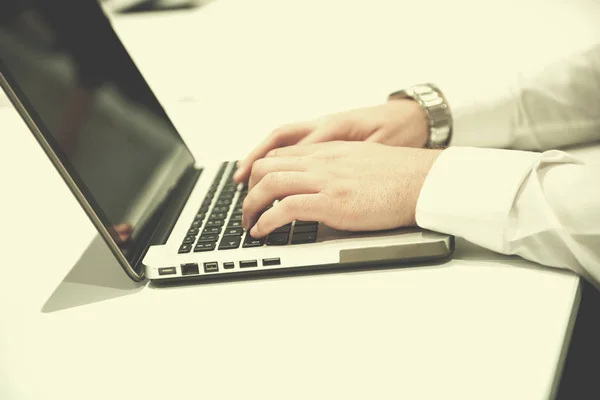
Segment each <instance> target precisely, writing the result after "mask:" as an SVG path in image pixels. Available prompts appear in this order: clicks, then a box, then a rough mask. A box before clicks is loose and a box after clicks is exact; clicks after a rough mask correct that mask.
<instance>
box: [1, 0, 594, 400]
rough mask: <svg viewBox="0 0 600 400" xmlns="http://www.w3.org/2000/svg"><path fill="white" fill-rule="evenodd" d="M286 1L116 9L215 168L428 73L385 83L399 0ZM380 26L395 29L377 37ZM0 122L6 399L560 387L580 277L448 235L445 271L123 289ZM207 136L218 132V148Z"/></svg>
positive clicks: (45, 173)
mask: <svg viewBox="0 0 600 400" xmlns="http://www.w3.org/2000/svg"><path fill="white" fill-rule="evenodd" d="M282 3H284V2H275V1H272V2H267V1H256V2H242V1H238V2H236V1H227V0H217V1H215V2H213V3H211V4H210V5H209V6H207V7H206V8H205V9H200V10H198V11H195V12H193V13H190V14H175V15H172V16H171V18H170V19H164V18H162V17H159V16H155V15H149V16H144V17H135V18H134V17H127V18H122V19H117V20H116V21H115V24H116V26H117V28H118V30H119V32H120V33H121V34H122V36H123V38H124V39H125V41H126V43H127V46H128V47H129V48H130V50H131V51H132V53H133V54H134V58H135V59H136V60H137V62H138V63H139V64H140V66H141V67H142V70H143V72H144V74H145V75H146V76H147V77H148V79H149V80H150V82H151V84H152V86H153V87H154V88H155V89H156V91H157V93H158V94H159V97H161V99H163V101H164V102H165V104H166V105H167V108H168V110H169V111H170V113H171V115H172V116H173V118H174V120H175V122H176V124H177V125H178V126H179V127H180V128H181V130H182V132H183V133H184V135H185V138H186V140H188V142H189V143H190V146H191V147H192V149H194V151H196V153H197V154H202V155H204V157H205V159H206V160H208V161H212V160H215V159H216V158H220V156H221V155H225V154H227V155H228V156H229V155H230V156H233V157H235V156H241V155H243V154H244V152H245V151H246V150H247V149H248V147H249V146H251V145H252V144H254V142H255V141H256V140H257V138H258V137H259V136H262V135H264V134H265V133H266V132H267V131H268V130H270V129H271V128H273V127H274V126H276V125H277V124H279V123H281V122H288V121H289V120H293V119H299V118H304V117H308V116H314V115H317V114H321V113H325V112H331V111H335V110H336V109H343V108H347V107H352V106H357V105H361V104H370V103H373V102H376V101H381V94H382V93H387V91H389V90H390V89H392V88H395V87H396V86H401V85H402V84H403V83H404V80H406V81H408V80H412V79H413V78H416V77H418V76H419V73H422V71H421V72H419V71H416V72H415V71H412V73H410V72H409V69H408V68H403V69H402V70H403V71H405V72H406V74H403V75H404V76H403V78H402V79H403V82H400V83H398V84H397V85H396V84H392V82H393V81H394V79H395V78H394V77H395V76H396V77H397V76H398V74H397V71H398V67H399V66H400V65H401V64H402V62H401V60H400V59H399V58H398V59H396V58H394V59H392V60H386V59H385V58H383V57H384V55H385V51H384V50H385V49H389V48H390V46H391V39H389V37H390V33H391V32H393V31H397V30H396V29H395V28H394V25H390V24H391V23H392V22H394V21H396V20H397V18H398V17H397V15H398V14H395V15H394V14H393V13H392V11H393V12H398V11H400V10H401V9H399V8H398V7H397V6H389V5H385V4H384V2H365V3H359V2H357V3H353V4H355V5H352V6H350V5H348V4H344V3H348V2H339V3H338V4H339V5H340V7H341V5H342V4H344V8H339V10H341V11H339V13H338V12H337V10H338V9H336V8H335V7H331V6H329V7H324V6H323V4H324V2H322V1H303V2H297V3H293V4H292V3H291V2H290V3H286V4H285V5H283V4H282ZM393 3H394V4H395V5H397V4H398V2H393ZM455 4H456V3H455ZM521 4H522V3H521ZM557 4H558V3H557ZM388 6H389V7H392V8H394V10H391V11H389V12H383V11H385V7H388ZM267 7H268V10H269V13H268V14H266V12H265V11H264V10H265V9H267ZM561 7H562V6H558V5H556V6H555V8H556V10H555V11H557V10H562V8H561ZM524 8H525V9H526V8H527V7H524ZM550 8H551V7H550ZM563 8H564V7H563ZM369 10H371V12H373V13H375V12H377V15H378V17H377V18H378V19H376V20H374V18H375V17H374V16H373V15H370V14H369V15H367V14H365V13H366V12H367V11H369ZM372 10H375V11H372ZM532 10H533V6H532ZM532 12H533V11H532ZM266 15H268V16H269V17H265V16H266ZM553 15H554V14H553ZM556 15H558V11H557V14H556ZM277 16H279V17H280V18H278V17H277ZM567 16H569V15H567ZM575 16H577V17H579V16H580V14H579V12H577V13H575V12H574V13H573V14H572V15H570V17H572V18H575ZM292 17H293V18H292ZM365 18H367V19H368V20H369V21H371V22H370V25H368V26H365V25H364V24H363V25H360V24H359V22H361V21H365ZM561 18H562V21H563V26H564V20H565V13H564V12H563V14H562V16H561ZM332 21H334V22H332ZM473 23H476V24H483V23H481V22H473ZM357 26H360V27H362V31H361V30H360V29H356V27H357ZM458 26H461V25H460V24H458ZM462 29H466V30H458V31H457V32H455V33H458V36H460V35H461V34H465V35H466V34H467V33H468V32H467V31H468V29H467V28H465V27H464V25H462ZM581 29H583V28H581ZM461 32H462V33H461ZM465 32H467V33H465ZM540 35H541V33H540ZM176 36H179V40H180V41H179V42H173V41H171V42H169V41H167V39H168V38H173V37H176ZM479 36H481V32H479ZM374 37H380V38H381V37H383V38H388V39H386V40H388V41H387V42H385V40H383V42H382V43H381V46H380V47H377V48H372V47H373V46H371V45H370V43H371V42H370V41H372V40H374ZM570 37H571V38H572V36H570ZM456 39H457V40H458V38H456ZM496 39H498V38H496ZM290 46H292V47H293V48H294V50H292V49H291V47H290ZM182 48H183V49H185V50H186V52H185V53H184V52H182ZM332 51H335V52H336V53H337V54H336V57H331V56H330V54H331V52H332ZM515 51H516V50H515ZM357 52H358V53H360V54H367V55H368V57H367V61H361V60H362V57H361V56H359V55H357V54H356V53H357ZM467 53H468V52H467V51H464V54H467ZM399 54H400V53H399ZM480 62H482V63H483V62H484V61H480ZM365 69H367V71H370V72H369V73H365V72H364V71H365ZM165 71H174V72H175V74H172V75H170V77H171V78H170V80H167V79H166V74H165ZM366 76H373V79H372V80H371V81H370V82H369V81H367V80H366V79H365V77H366ZM324 77H327V78H326V79H325V78H324ZM350 85H352V86H350ZM198 114H200V115H202V116H203V117H202V118H199V117H198ZM0 121H1V123H0V126H1V131H2V137H3V138H4V140H5V143H10V146H8V145H6V144H5V145H4V146H1V148H0V179H1V180H2V185H3V186H2V197H1V198H2V207H0V221H2V229H1V230H0V240H1V241H0V243H2V244H3V247H2V250H3V260H2V262H0V268H1V272H2V279H0V318H1V320H0V325H1V328H0V398H2V399H11V400H12V399H58V398H60V399H81V398H85V399H106V398H115V399H198V398H205V399H308V398H319V399H321V398H322V399H367V398H369V399H387V398H394V399H398V398H401V399H442V398H443V399H455V398H456V399H482V398H485V399H544V398H547V397H548V396H549V394H550V393H551V392H552V390H553V387H554V385H555V382H556V375H557V370H559V369H560V365H561V363H560V360H561V354H562V352H563V349H564V348H565V346H566V343H567V342H568V337H569V325H570V323H571V322H572V317H573V316H574V313H576V310H577V304H578V293H579V279H578V278H577V277H576V276H574V275H573V274H571V273H568V272H563V271H553V270H548V269H543V268H539V267H536V266H535V265H532V264H530V263H527V262H525V261H522V260H520V259H517V258H509V257H501V256H498V255H495V254H492V253H489V252H486V251H484V250H481V249H478V248H475V247H473V246H470V245H468V244H466V243H464V242H461V241H459V242H458V248H457V252H456V257H455V259H454V260H453V261H451V262H449V263H447V264H444V265H442V266H439V267H428V268H418V269H397V270H386V271H375V272H360V273H345V274H335V275H323V276H309V277H296V278H281V279H271V280H260V281H250V282H238V283H228V284H215V285H202V286H190V287H179V288H172V289H157V288H154V287H151V286H146V285H134V284H132V283H131V282H130V281H128V279H127V278H126V277H125V275H124V273H122V272H121V271H120V269H119V267H118V265H117V264H116V263H115V261H114V260H112V258H111V257H110V256H109V255H108V251H107V250H106V249H105V248H104V246H103V245H102V243H100V242H98V241H95V242H93V243H92V245H91V246H90V247H89V248H88V245H89V244H90V242H91V241H92V239H93V238H94V235H95V233H94V230H93V227H92V226H91V225H90V223H89V222H88V220H87V218H86V216H85V215H84V213H83V211H81V210H80V209H79V207H78V205H77V203H76V201H75V200H74V199H73V198H72V196H71V195H70V193H69V191H68V189H67V188H66V187H65V185H64V184H63V183H62V181H61V179H60V178H59V176H58V174H57V173H56V172H55V171H54V170H53V169H52V167H51V165H50V162H49V161H47V159H46V158H45V156H44V154H43V152H42V150H41V149H40V148H39V147H38V145H37V143H36V142H35V140H34V139H33V137H32V136H31V135H30V134H29V133H28V132H27V128H26V127H25V126H24V124H23V123H22V122H21V121H20V119H19V117H18V116H17V115H16V113H15V112H14V111H13V110H12V109H10V108H8V107H2V108H0ZM201 132H209V133H212V134H213V136H212V139H211V141H210V143H209V144H206V143H205V142H202V141H201V140H200V139H201V137H200V133H201ZM225 133H227V135H228V136H225V135H223V134H225ZM231 135H236V136H235V142H236V147H235V148H234V149H232V150H231V149H228V145H230V143H231V142H232V140H231ZM226 150H230V151H228V152H227V153H225V151H226ZM231 151H233V153H232V152H231ZM211 154H216V156H211ZM82 254H83V255H82ZM80 257H81V259H80ZM70 271H71V272H70ZM67 274H69V276H68V277H67V278H66V279H64V280H63V278H64V277H65V276H66V275H67Z"/></svg>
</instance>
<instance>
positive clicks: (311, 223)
mask: <svg viewBox="0 0 600 400" xmlns="http://www.w3.org/2000/svg"><path fill="white" fill-rule="evenodd" d="M315 224H317V225H318V224H319V223H318V222H316V221H296V226H302V225H315Z"/></svg>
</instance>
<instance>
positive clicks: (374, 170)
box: [242, 142, 440, 238]
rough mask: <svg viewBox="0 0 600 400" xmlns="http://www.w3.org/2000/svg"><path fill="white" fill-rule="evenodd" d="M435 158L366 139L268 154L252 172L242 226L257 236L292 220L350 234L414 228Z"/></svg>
mask: <svg viewBox="0 0 600 400" xmlns="http://www.w3.org/2000/svg"><path fill="white" fill-rule="evenodd" d="M439 154H440V150H425V149H415V148H408V147H392V146H386V145H382V144H378V143H368V142H328V143H317V144H302V145H295V146H290V147H285V148H280V149H276V150H271V151H270V152H269V153H268V154H267V155H266V157H265V158H262V159H260V160H258V161H256V162H255V163H254V166H253V168H252V174H251V176H250V180H249V183H248V195H247V196H246V199H245V200H244V204H243V219H242V224H243V226H244V228H245V229H249V228H252V229H251V231H250V234H251V235H252V236H253V237H257V238H259V237H263V236H265V235H267V234H269V233H270V232H271V231H273V230H274V229H276V228H278V227H280V226H283V225H285V224H288V223H290V222H292V221H294V220H304V221H319V222H323V223H325V224H326V225H329V226H331V227H332V228H336V229H342V230H349V231H366V230H381V229H391V228H397V227H401V226H411V225H414V224H415V209H416V205H417V200H418V197H419V193H420V191H421V187H422V186H423V183H424V181H425V177H426V176H427V173H428V172H429V170H430V169H431V166H432V165H433V163H434V162H435V160H436V159H437V157H438V155H439ZM275 200H280V201H279V202H278V203H277V204H276V205H275V206H274V207H272V208H270V209H269V210H267V211H265V212H264V213H263V214H262V215H261V214H260V213H261V211H262V210H264V209H265V207H267V206H268V205H269V204H271V203H273V202H274V201H275Z"/></svg>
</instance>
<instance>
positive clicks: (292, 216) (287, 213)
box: [250, 193, 330, 238]
mask: <svg viewBox="0 0 600 400" xmlns="http://www.w3.org/2000/svg"><path fill="white" fill-rule="evenodd" d="M329 208H330V207H329V200H328V198H327V196H325V195H324V194H322V193H316V194H298V195H294V196H289V197H286V198H285V199H283V200H281V201H280V202H279V203H277V204H276V205H275V206H274V207H272V208H271V209H269V210H267V211H266V212H265V213H264V214H262V215H261V216H260V218H259V219H258V221H257V222H256V224H255V225H254V226H253V227H252V229H251V230H250V235H252V237H256V238H260V237H264V236H266V235H268V234H269V233H271V232H273V231H274V230H275V229H277V228H279V227H280V226H283V225H286V224H289V223H290V222H292V221H295V220H302V221H323V220H324V217H325V216H326V215H327V213H328V210H329Z"/></svg>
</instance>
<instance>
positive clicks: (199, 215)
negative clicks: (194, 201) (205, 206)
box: [194, 212, 206, 221]
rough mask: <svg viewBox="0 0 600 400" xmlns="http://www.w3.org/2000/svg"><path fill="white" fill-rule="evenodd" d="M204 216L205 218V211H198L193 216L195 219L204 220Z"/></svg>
mask: <svg viewBox="0 0 600 400" xmlns="http://www.w3.org/2000/svg"><path fill="white" fill-rule="evenodd" d="M204 218H206V213H203V212H202V213H198V214H196V218H194V220H195V221H204Z"/></svg>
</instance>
